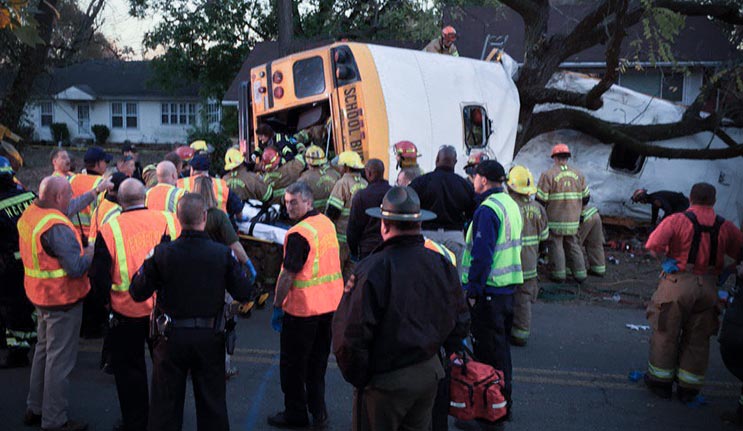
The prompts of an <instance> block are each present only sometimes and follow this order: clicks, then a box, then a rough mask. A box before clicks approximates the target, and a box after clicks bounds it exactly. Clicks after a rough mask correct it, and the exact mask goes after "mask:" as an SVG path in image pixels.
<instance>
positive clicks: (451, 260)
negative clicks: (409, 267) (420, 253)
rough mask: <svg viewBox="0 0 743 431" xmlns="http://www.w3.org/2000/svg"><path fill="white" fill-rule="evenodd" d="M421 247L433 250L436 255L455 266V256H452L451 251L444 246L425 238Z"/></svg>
mask: <svg viewBox="0 0 743 431" xmlns="http://www.w3.org/2000/svg"><path fill="white" fill-rule="evenodd" d="M423 246H424V247H426V248H427V249H429V250H433V251H435V252H436V253H439V254H440V255H442V256H444V257H445V258H446V260H448V261H449V263H451V264H452V265H453V266H457V256H455V255H454V252H453V251H451V250H449V249H448V248H446V246H445V245H443V244H439V243H437V242H436V241H434V240H432V239H428V238H426V240H425V242H424V243H423Z"/></svg>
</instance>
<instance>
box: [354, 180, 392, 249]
mask: <svg viewBox="0 0 743 431" xmlns="http://www.w3.org/2000/svg"><path fill="white" fill-rule="evenodd" d="M390 188H391V186H390V184H389V183H388V182H387V181H385V180H384V179H380V180H377V181H373V182H371V183H369V185H368V186H367V187H366V188H365V189H363V190H359V191H358V192H356V194H355V195H354V196H353V199H352V200H351V213H350V215H349V216H348V228H347V229H346V238H347V240H348V247H349V248H350V250H351V255H353V256H358V258H359V259H363V258H365V257H366V256H368V255H369V254H371V252H372V250H374V249H375V248H377V247H378V246H379V244H381V243H382V234H381V233H380V232H379V227H380V224H381V221H380V219H378V218H374V217H370V216H368V215H366V210H367V209H369V208H379V206H380V205H382V200H383V199H384V195H385V194H386V193H387V191H388V190H389V189H390Z"/></svg>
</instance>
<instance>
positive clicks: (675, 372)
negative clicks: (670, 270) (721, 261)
mask: <svg viewBox="0 0 743 431" xmlns="http://www.w3.org/2000/svg"><path fill="white" fill-rule="evenodd" d="M685 215H686V216H687V217H688V218H689V220H691V222H692V223H693V225H694V239H693V241H692V245H691V249H690V250H689V259H688V261H687V267H686V271H683V272H677V273H674V274H666V273H662V274H661V279H660V283H659V284H658V289H657V290H656V291H655V294H654V295H653V298H652V299H651V301H650V304H649V305H648V308H647V318H648V321H649V322H650V325H651V327H652V329H653V334H652V336H651V338H650V357H649V360H648V375H649V376H650V378H651V380H653V381H657V382H667V383H672V382H673V381H674V380H676V381H677V382H678V384H679V386H682V387H684V388H689V389H700V388H701V387H702V386H703V384H704V375H705V372H706V371H707V365H708V362H709V342H710V341H709V340H710V337H711V336H712V335H714V334H715V333H716V332H717V328H718V312H717V308H716V305H717V289H716V284H717V277H716V276H715V275H714V274H713V273H712V272H711V271H710V272H709V273H707V274H703V275H700V274H694V273H693V272H692V270H691V269H692V267H693V265H694V262H696V258H697V252H698V251H699V243H700V239H701V235H702V233H705V234H709V235H710V240H711V241H710V243H711V244H710V257H709V261H708V266H709V267H714V265H715V260H716V257H717V242H718V241H717V240H718V236H719V232H720V226H721V225H722V223H723V222H724V219H722V218H721V217H719V216H718V217H717V219H716V220H715V224H714V225H713V226H701V225H700V224H699V222H698V221H697V220H696V217H695V216H694V214H693V213H691V212H686V213H685Z"/></svg>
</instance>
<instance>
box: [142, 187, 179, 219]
mask: <svg viewBox="0 0 743 431" xmlns="http://www.w3.org/2000/svg"><path fill="white" fill-rule="evenodd" d="M185 194H186V191H185V190H183V189H179V188H178V187H175V186H171V185H170V184H164V183H159V184H157V185H155V186H154V187H152V188H151V189H149V190H147V198H146V199H145V201H144V205H145V206H146V207H147V208H148V209H151V210H158V211H168V212H171V213H175V210H176V209H177V208H178V201H180V200H181V198H182V197H183V195H185Z"/></svg>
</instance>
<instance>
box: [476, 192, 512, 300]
mask: <svg viewBox="0 0 743 431" xmlns="http://www.w3.org/2000/svg"><path fill="white" fill-rule="evenodd" d="M481 205H482V206H485V207H488V208H490V209H491V210H492V211H493V212H494V213H495V214H496V217H498V219H499V220H501V223H500V226H499V228H498V238H497V239H496V242H495V250H494V252H493V263H492V265H491V268H490V275H489V276H488V279H487V282H486V284H487V285H488V286H490V287H495V288H498V287H506V286H511V285H514V284H521V283H523V282H524V276H523V274H522V272H521V231H522V227H523V221H522V220H521V212H520V210H519V207H518V205H517V204H516V202H514V200H513V199H512V198H511V197H510V196H508V195H507V194H506V193H493V194H491V195H490V196H488V197H487V199H485V200H484V201H483V202H482V204H481ZM465 241H466V247H465V250H464V255H463V256H462V271H463V272H462V284H466V283H468V282H469V269H470V266H471V264H472V244H473V241H474V239H473V238H472V225H471V224H470V227H469V228H468V229H467V236H466V238H465Z"/></svg>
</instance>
